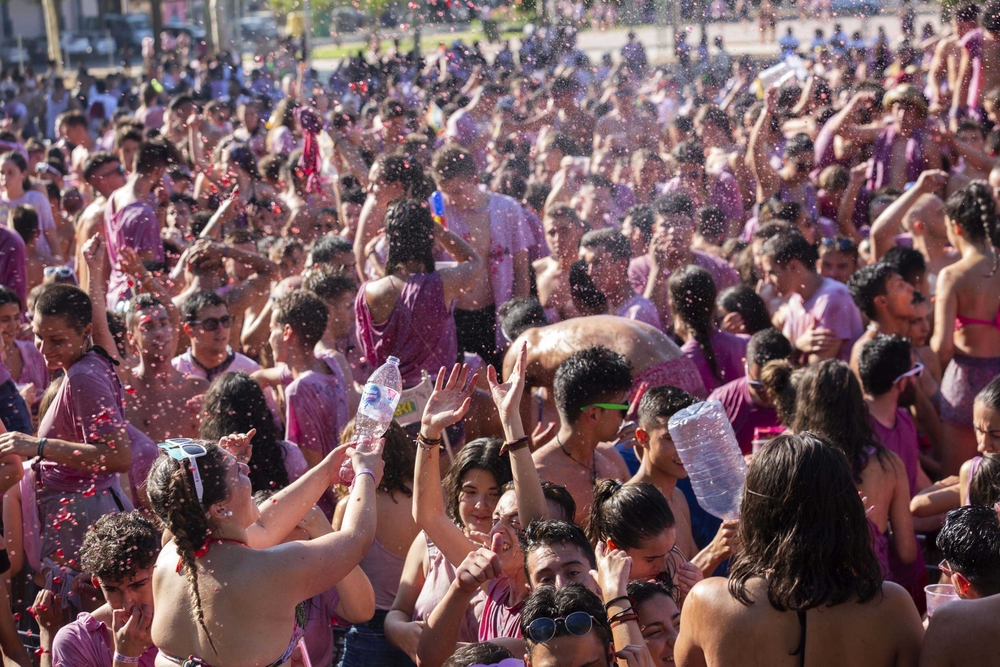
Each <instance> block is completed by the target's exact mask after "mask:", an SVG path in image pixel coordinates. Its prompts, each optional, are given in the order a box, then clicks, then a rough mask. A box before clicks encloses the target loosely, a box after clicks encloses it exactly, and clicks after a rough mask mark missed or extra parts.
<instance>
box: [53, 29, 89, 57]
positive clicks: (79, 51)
mask: <svg viewBox="0 0 1000 667" xmlns="http://www.w3.org/2000/svg"><path fill="white" fill-rule="evenodd" d="M59 48H61V49H62V50H63V51H64V52H65V53H66V54H68V55H71V56H85V55H87V54H88V53H90V40H89V39H87V38H86V37H84V36H83V35H75V34H73V33H71V32H64V33H63V34H62V39H60V40H59Z"/></svg>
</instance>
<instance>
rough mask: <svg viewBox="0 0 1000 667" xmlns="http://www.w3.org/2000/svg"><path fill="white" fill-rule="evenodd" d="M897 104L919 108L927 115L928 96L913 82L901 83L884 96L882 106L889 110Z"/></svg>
mask: <svg viewBox="0 0 1000 667" xmlns="http://www.w3.org/2000/svg"><path fill="white" fill-rule="evenodd" d="M896 104H903V105H906V106H910V107H912V108H914V109H919V110H920V111H921V112H922V113H923V114H924V115H927V106H928V105H927V98H926V97H925V96H924V94H923V93H922V92H920V89H918V88H917V87H916V86H913V85H911V84H908V83H903V84H900V85H898V86H896V87H895V88H893V89H892V90H890V91H889V92H887V93H886V94H885V97H883V98H882V106H883V107H884V108H885V109H887V110H888V109H892V107H893V106H895V105H896Z"/></svg>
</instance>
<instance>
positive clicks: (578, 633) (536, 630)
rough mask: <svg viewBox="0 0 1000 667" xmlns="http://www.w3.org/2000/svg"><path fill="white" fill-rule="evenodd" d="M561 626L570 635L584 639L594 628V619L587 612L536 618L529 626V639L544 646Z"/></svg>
mask: <svg viewBox="0 0 1000 667" xmlns="http://www.w3.org/2000/svg"><path fill="white" fill-rule="evenodd" d="M560 624H562V626H563V628H565V629H566V632H567V633H568V634H571V635H573V636H574V637H583V636H584V635H586V634H587V633H588V632H590V630H591V628H593V627H594V617H593V616H591V615H590V614H588V613H587V612H585V611H574V612H573V613H572V614H569V615H568V616H560V617H559V618H536V619H535V620H533V621H532V622H531V623H529V624H528V638H529V639H530V640H531V641H533V642H535V643H537V644H544V643H545V642H547V641H550V640H551V639H552V638H553V637H555V636H556V634H557V633H558V630H559V625H560Z"/></svg>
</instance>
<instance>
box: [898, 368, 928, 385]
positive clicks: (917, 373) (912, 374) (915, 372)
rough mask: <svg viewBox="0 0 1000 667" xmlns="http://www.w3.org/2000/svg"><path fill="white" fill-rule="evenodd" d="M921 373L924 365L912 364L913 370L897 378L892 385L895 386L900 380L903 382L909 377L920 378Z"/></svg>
mask: <svg viewBox="0 0 1000 667" xmlns="http://www.w3.org/2000/svg"><path fill="white" fill-rule="evenodd" d="M923 373H924V365H923V364H921V363H916V364H913V368H911V369H910V370H908V371H906V372H905V373H903V374H902V375H900V376H899V377H898V378H896V379H895V380H893V381H892V383H893V384H896V383H897V382H899V381H900V380H905V379H906V378H910V377H920V376H921V375H923Z"/></svg>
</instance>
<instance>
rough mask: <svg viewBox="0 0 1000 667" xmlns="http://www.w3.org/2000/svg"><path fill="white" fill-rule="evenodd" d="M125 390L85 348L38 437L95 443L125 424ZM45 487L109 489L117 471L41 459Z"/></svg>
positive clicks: (105, 364) (108, 367) (101, 359)
mask: <svg viewBox="0 0 1000 667" xmlns="http://www.w3.org/2000/svg"><path fill="white" fill-rule="evenodd" d="M127 424H128V421H127V420H126V419H125V393H124V391H123V389H122V384H121V382H120V381H119V380H118V376H117V375H115V371H114V369H113V368H112V367H111V362H109V361H108V360H107V359H105V358H104V357H102V356H100V355H99V354H97V353H96V352H94V351H93V350H91V351H90V352H87V353H86V354H84V355H83V356H82V357H80V359H79V360H77V362H76V363H75V364H73V365H72V366H70V368H69V370H68V371H67V372H66V378H65V379H64V380H63V383H62V385H61V386H60V387H59V390H58V391H57V392H56V395H55V398H54V399H53V400H52V403H51V405H49V409H48V410H47V411H46V412H45V415H44V416H43V417H42V420H41V423H40V424H39V425H38V436H39V437H43V438H52V439H59V440H67V441H69V442H87V443H90V442H95V441H96V440H97V439H99V438H101V437H103V436H106V435H108V434H109V433H113V432H114V431H117V430H118V429H122V428H125V426H126V425H127ZM41 465H42V480H43V481H44V482H45V486H46V487H48V488H50V489H53V490H57V491H67V492H76V493H82V492H84V491H87V490H88V489H90V488H92V487H93V488H94V489H96V490H98V491H100V490H104V489H107V488H110V487H111V486H113V485H114V484H115V482H116V481H117V479H118V474H117V473H109V472H96V471H95V472H84V471H83V470H76V469H75V468H70V467H69V466H67V465H64V464H62V463H56V462H55V461H48V460H45V461H42V464H41Z"/></svg>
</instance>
